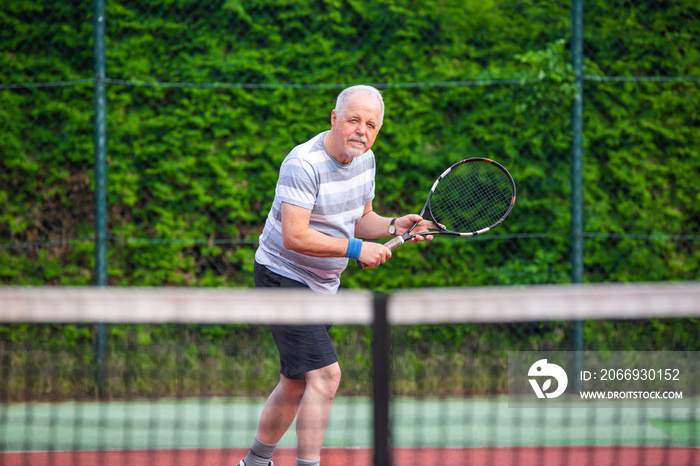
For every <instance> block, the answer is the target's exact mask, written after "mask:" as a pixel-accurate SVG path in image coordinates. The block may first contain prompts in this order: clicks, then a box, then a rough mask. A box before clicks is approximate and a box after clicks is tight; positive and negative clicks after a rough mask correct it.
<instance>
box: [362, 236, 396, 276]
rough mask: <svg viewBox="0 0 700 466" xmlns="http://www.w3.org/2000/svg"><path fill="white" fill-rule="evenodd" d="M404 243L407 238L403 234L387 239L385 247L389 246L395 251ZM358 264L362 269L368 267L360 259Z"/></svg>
mask: <svg viewBox="0 0 700 466" xmlns="http://www.w3.org/2000/svg"><path fill="white" fill-rule="evenodd" d="M403 243H405V240H404V239H403V236H397V237H396V238H394V239H391V240H389V241H387V242H386V243H384V247H385V248H388V249H389V251H393V250H394V249H396V248H398V247H399V246H401V245H402V244H403ZM357 266H358V267H359V268H360V269H364V268H366V267H367V266H366V265H365V264H363V263H362V262H360V261H357Z"/></svg>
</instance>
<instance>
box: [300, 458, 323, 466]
mask: <svg viewBox="0 0 700 466" xmlns="http://www.w3.org/2000/svg"><path fill="white" fill-rule="evenodd" d="M320 464H321V458H319V459H317V460H311V461H308V460H300V459H299V458H297V466H319V465H320Z"/></svg>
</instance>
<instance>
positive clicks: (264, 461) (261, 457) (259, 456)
mask: <svg viewBox="0 0 700 466" xmlns="http://www.w3.org/2000/svg"><path fill="white" fill-rule="evenodd" d="M276 447H277V444H274V445H270V444H268V443H263V442H261V441H260V440H258V438H257V437H256V438H255V439H254V440H253V446H251V447H250V451H249V452H248V454H247V455H246V457H245V458H243V460H244V461H245V464H246V466H267V465H268V464H269V463H270V458H272V453H274V451H275V448H276Z"/></svg>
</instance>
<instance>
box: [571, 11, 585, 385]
mask: <svg viewBox="0 0 700 466" xmlns="http://www.w3.org/2000/svg"><path fill="white" fill-rule="evenodd" d="M571 58H572V62H573V63H572V64H573V68H574V85H575V86H576V95H575V97H574V100H573V102H572V105H571V132H572V137H571V282H572V283H574V284H579V283H583V0H572V2H571ZM571 340H572V349H573V351H574V367H573V373H574V374H578V373H579V371H581V370H583V321H581V320H577V321H574V322H573V323H572V338H571ZM574 381H575V383H574V386H573V389H574V390H575V391H578V390H579V389H580V388H581V387H580V380H578V378H577V377H574Z"/></svg>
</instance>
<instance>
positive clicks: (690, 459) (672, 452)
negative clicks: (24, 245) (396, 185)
mask: <svg viewBox="0 0 700 466" xmlns="http://www.w3.org/2000/svg"><path fill="white" fill-rule="evenodd" d="M245 453H246V450H244V449H225V450H221V449H178V450H107V451H81V452H18V453H0V466H102V465H105V466H107V465H108V466H121V465H123V466H166V465H173V466H235V465H237V464H238V461H239V460H240V459H241V458H242V457H243V456H244V455H245ZM372 459H373V453H372V450H371V449H368V448H326V449H324V450H323V452H322V454H321V464H322V465H324V466H372ZM273 460H274V461H275V466H292V465H294V464H295V461H294V460H295V450H294V449H292V448H279V449H278V450H277V451H276V452H275V456H274V457H273ZM392 462H393V465H394V466H587V465H595V466H636V465H640V466H642V465H643V466H700V448H685V447H682V448H664V447H509V448H439V449H434V448H396V449H394V450H392Z"/></svg>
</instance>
